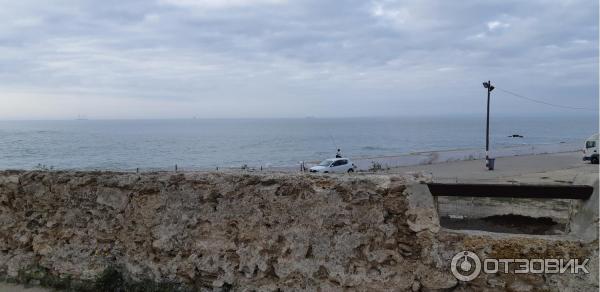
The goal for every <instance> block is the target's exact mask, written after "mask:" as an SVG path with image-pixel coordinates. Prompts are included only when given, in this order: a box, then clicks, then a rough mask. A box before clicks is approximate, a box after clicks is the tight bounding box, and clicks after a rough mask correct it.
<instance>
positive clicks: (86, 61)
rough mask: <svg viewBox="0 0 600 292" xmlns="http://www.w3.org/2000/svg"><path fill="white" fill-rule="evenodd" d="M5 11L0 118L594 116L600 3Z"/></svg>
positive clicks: (256, 0)
mask: <svg viewBox="0 0 600 292" xmlns="http://www.w3.org/2000/svg"><path fill="white" fill-rule="evenodd" d="M0 7H1V8H0V120H2V119H73V118H76V117H78V116H81V117H86V118H90V119H121V118H126V119H138V118H191V117H196V118H263V117H264V118H269V117H277V118H280V117H308V116H310V117H368V116H415V115H423V116H425V115H474V114H475V115H479V114H485V107H486V91H485V89H484V88H483V86H482V82H483V81H486V80H491V81H492V83H493V84H495V85H496V87H497V88H498V89H497V90H495V91H493V92H492V104H491V107H492V112H493V114H503V115H510V114H520V115H561V114H575V115H578V114H591V115H597V111H595V110H597V108H598V64H599V63H598V62H599V61H598V33H599V32H598V10H599V8H598V1H590V0H556V1H546V0H530V1H522V0H489V1H487V0H486V1H473V0H464V1H442V0H439V1H430V0H414V1H391V0H373V1H365V0H362V1H354V0H348V1H341V0H340V1H323V0H302V1H294V0H155V1H152V0H150V1H149V0H144V1H136V0H130V1H122V0H105V1H92V0H90V1H85V0H77V1H69V0H56V1H29V0H19V1H11V0H0ZM500 89H504V90H508V91H511V92H515V93H518V94H520V95H522V96H526V97H529V98H534V99H538V100H542V101H544V102H548V103H554V104H559V105H566V106H571V107H582V108H589V109H591V111H589V110H588V111H585V110H572V109H565V108H558V107H551V106H547V105H543V104H538V103H533V102H531V101H527V100H524V99H520V98H516V97H515V96H512V95H510V94H507V93H506V92H505V91H502V90H500Z"/></svg>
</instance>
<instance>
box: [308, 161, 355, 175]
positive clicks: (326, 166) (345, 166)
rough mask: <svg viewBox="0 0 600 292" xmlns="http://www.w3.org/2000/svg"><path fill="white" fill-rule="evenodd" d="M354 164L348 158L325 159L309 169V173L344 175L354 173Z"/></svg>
mask: <svg viewBox="0 0 600 292" xmlns="http://www.w3.org/2000/svg"><path fill="white" fill-rule="evenodd" d="M354 167H355V166H354V163H352V161H350V159H348V158H330V159H325V160H323V161H322V162H321V163H319V165H316V166H313V167H311V168H310V172H322V173H345V172H354Z"/></svg>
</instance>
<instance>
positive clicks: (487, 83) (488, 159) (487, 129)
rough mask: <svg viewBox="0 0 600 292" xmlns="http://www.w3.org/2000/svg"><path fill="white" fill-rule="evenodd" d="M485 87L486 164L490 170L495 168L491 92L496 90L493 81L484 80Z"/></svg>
mask: <svg viewBox="0 0 600 292" xmlns="http://www.w3.org/2000/svg"><path fill="white" fill-rule="evenodd" d="M483 87H484V88H486V89H487V118H486V121H485V166H486V167H487V168H488V169H489V170H493V169H494V166H493V164H492V165H490V157H489V151H490V92H492V90H494V86H493V85H492V82H491V81H489V80H488V81H487V82H483Z"/></svg>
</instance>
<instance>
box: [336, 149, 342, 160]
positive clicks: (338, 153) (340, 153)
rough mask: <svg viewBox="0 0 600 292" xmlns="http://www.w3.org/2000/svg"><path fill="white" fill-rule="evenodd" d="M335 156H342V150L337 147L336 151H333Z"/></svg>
mask: <svg viewBox="0 0 600 292" xmlns="http://www.w3.org/2000/svg"><path fill="white" fill-rule="evenodd" d="M335 158H342V151H341V150H340V149H338V150H337V153H335Z"/></svg>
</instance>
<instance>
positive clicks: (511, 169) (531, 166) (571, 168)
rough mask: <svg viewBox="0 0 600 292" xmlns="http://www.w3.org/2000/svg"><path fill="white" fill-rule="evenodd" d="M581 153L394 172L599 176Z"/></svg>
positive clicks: (562, 179) (512, 177)
mask: <svg viewBox="0 0 600 292" xmlns="http://www.w3.org/2000/svg"><path fill="white" fill-rule="evenodd" d="M581 158H582V153H581V152H568V153H556V154H540V155H526V156H514V157H504V158H497V159H496V165H495V170H493V171H488V170H486V168H485V160H470V161H456V162H447V163H439V164H430V165H418V166H406V167H400V168H396V169H393V170H392V171H390V172H393V173H407V172H415V171H422V172H426V173H431V174H432V176H433V179H434V180H435V181H443V182H451V181H458V182H467V181H504V182H506V181H519V182H546V183H569V182H573V181H574V180H575V179H581V177H584V176H585V177H588V178H590V179H593V178H594V177H595V178H596V179H597V177H598V165H592V164H590V163H588V162H584V161H582V160H581Z"/></svg>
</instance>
